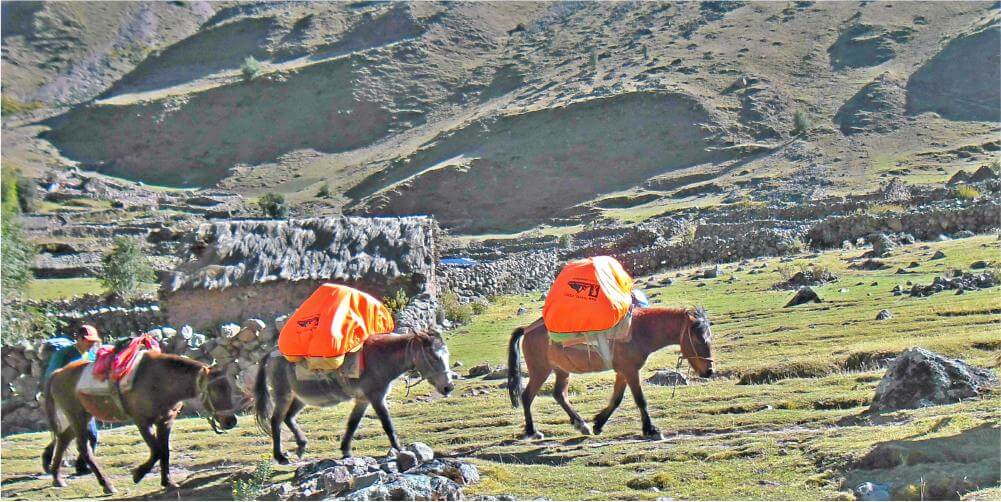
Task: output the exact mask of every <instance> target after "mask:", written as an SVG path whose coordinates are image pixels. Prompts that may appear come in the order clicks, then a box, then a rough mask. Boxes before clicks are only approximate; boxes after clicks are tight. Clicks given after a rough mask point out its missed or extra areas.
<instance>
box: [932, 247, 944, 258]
mask: <svg viewBox="0 0 1001 502" xmlns="http://www.w3.org/2000/svg"><path fill="white" fill-rule="evenodd" d="M942 258H945V253H943V252H942V250H941V249H939V250H938V251H935V254H933V255H931V259H933V260H941V259H942Z"/></svg>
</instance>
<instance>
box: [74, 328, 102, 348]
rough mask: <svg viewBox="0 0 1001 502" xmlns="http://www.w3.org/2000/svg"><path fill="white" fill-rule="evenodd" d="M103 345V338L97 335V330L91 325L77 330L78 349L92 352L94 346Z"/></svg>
mask: <svg viewBox="0 0 1001 502" xmlns="http://www.w3.org/2000/svg"><path fill="white" fill-rule="evenodd" d="M100 343H101V336H100V335H98V334H97V328H95V327H93V326H91V325H90V324H84V325H82V326H80V327H79V328H77V330H76V345H77V347H79V348H81V349H84V350H90V348H91V347H93V346H94V345H98V344H100Z"/></svg>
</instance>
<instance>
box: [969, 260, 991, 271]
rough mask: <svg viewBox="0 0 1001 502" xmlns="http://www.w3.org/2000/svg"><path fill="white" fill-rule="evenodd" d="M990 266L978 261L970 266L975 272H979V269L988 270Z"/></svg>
mask: <svg viewBox="0 0 1001 502" xmlns="http://www.w3.org/2000/svg"><path fill="white" fill-rule="evenodd" d="M989 265H990V264H989V263H987V262H986V261H984V260H977V261H975V262H973V263H971V264H970V268H972V269H974V270H979V269H982V268H987V267H988V266H989Z"/></svg>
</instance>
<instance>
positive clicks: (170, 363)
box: [147, 352, 208, 371]
mask: <svg viewBox="0 0 1001 502" xmlns="http://www.w3.org/2000/svg"><path fill="white" fill-rule="evenodd" d="M147 356H152V357H153V359H155V360H157V361H159V362H160V363H162V364H163V365H164V366H166V367H168V368H172V369H178V370H188V371H195V370H201V369H204V368H207V367H208V365H207V364H205V363H203V362H201V361H196V360H194V359H191V358H190V357H184V356H181V355H178V354H168V353H166V352H160V353H154V354H147Z"/></svg>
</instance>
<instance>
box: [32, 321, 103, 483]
mask: <svg viewBox="0 0 1001 502" xmlns="http://www.w3.org/2000/svg"><path fill="white" fill-rule="evenodd" d="M100 346H101V337H100V335H98V334H97V328H95V327H93V326H91V325H89V324H84V325H83V326H80V328H79V329H77V331H76V342H75V343H74V344H73V345H67V346H66V347H63V348H61V349H58V350H56V352H55V353H53V354H52V356H51V357H50V358H49V365H48V366H47V367H46V368H45V373H44V374H43V375H42V389H45V388H46V384H47V383H48V381H49V377H50V376H52V374H53V373H55V371H56V370H58V369H60V368H63V367H65V366H66V365H68V364H70V363H72V362H74V361H78V360H80V359H84V360H87V361H93V360H94V358H95V356H96V355H97V349H98V347H100ZM87 441H88V442H90V447H91V449H92V450H93V449H96V448H97V422H96V421H94V419H93V418H91V419H90V422H89V423H88V424H87ZM52 453H53V452H52V445H49V447H47V448H46V449H45V452H44V453H43V454H42V458H43V461H44V462H45V464H46V465H49V464H50V463H51V462H52ZM89 472H90V469H89V468H88V467H87V462H85V461H83V459H82V458H77V461H76V473H77V474H87V473H89Z"/></svg>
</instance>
